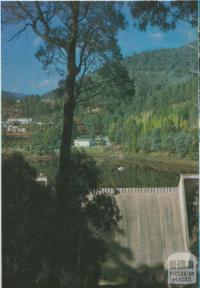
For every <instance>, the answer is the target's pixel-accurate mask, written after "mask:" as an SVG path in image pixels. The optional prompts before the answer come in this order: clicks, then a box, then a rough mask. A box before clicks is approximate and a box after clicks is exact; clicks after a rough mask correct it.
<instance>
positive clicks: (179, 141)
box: [175, 132, 192, 157]
mask: <svg viewBox="0 0 200 288" xmlns="http://www.w3.org/2000/svg"><path fill="white" fill-rule="evenodd" d="M191 144H192V136H191V135H189V134H187V133H184V132H180V133H178V134H177V136H176V138H175V145H176V152H177V154H178V155H179V156H181V157H184V156H186V155H187V154H188V152H189V150H190V147H191Z"/></svg>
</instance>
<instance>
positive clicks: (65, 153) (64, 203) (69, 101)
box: [51, 2, 79, 287]
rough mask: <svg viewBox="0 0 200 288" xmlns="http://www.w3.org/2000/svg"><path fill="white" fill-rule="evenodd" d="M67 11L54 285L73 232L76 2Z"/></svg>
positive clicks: (67, 252)
mask: <svg viewBox="0 0 200 288" xmlns="http://www.w3.org/2000/svg"><path fill="white" fill-rule="evenodd" d="M71 10H72V22H71V35H70V36H71V37H70V41H69V47H68V49H67V54H68V64H67V77H66V81H65V91H64V111H63V127H62V138H61V145H60V159H59V174H58V182H57V197H58V199H57V200H58V201H57V210H56V227H55V230H54V234H55V235H54V237H55V241H54V243H55V245H57V247H56V248H55V250H54V253H55V254H54V257H53V265H54V266H53V269H54V270H53V274H54V276H53V279H52V278H51V280H52V282H51V283H55V284H56V283H60V282H61V280H60V279H61V270H62V269H63V267H65V268H64V270H65V271H66V272H67V273H70V272H69V271H70V263H67V264H68V265H67V266H69V267H66V259H70V256H69V255H70V253H72V251H71V249H70V248H71V246H70V245H71V244H72V243H73V242H74V235H73V233H70V230H71V225H73V223H72V222H73V221H72V220H73V219H72V213H71V212H72V209H73V204H72V203H73V194H72V191H70V173H71V164H70V152H71V144H72V128H73V117H74V109H75V96H76V95H75V87H76V72H77V71H76V45H77V37H78V13H79V3H78V2H72V3H71ZM66 231H67V232H66ZM66 235H67V236H66ZM68 257H69V258H68ZM69 262H70V261H69ZM68 284H69V283H68ZM68 284H67V283H66V284H65V285H64V286H63V284H62V285H61V284H59V285H61V287H68ZM57 285H58V284H57ZM58 287H60V286H58Z"/></svg>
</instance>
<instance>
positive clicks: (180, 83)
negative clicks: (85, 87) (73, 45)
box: [2, 42, 198, 159]
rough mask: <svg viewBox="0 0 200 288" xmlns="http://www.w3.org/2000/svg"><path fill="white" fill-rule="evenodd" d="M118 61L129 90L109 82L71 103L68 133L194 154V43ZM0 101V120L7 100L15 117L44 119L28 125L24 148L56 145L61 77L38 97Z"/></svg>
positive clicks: (126, 145) (134, 149) (42, 150)
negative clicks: (71, 126) (72, 110)
mask: <svg viewBox="0 0 200 288" xmlns="http://www.w3.org/2000/svg"><path fill="white" fill-rule="evenodd" d="M124 64H125V67H126V68H127V69H128V72H129V76H130V78H131V81H132V82H131V83H132V84H131V85H132V88H133V89H132V93H131V95H126V93H124V91H118V93H116V92H115V91H114V89H112V87H110V83H106V84H104V85H103V89H102V90H101V92H100V93H99V94H98V96H95V97H94V98H92V99H90V100H87V101H85V102H84V101H83V103H81V104H80V105H79V106H77V109H76V112H75V124H74V135H73V136H74V138H76V137H77V136H82V135H88V136H90V137H95V136H97V135H106V136H108V137H109V139H110V140H111V141H112V143H113V145H114V146H119V148H120V149H124V150H128V151H132V152H139V151H144V152H159V151H161V152H162V151H163V152H167V153H168V154H174V155H176V156H177V157H181V158H183V157H187V158H189V159H197V157H198V156H197V154H198V128H197V127H198V123H197V118H198V117H197V114H198V110H197V89H198V88H197V86H198V85H197V42H194V43H191V44H189V45H187V46H184V47H180V48H173V49H161V50H156V51H150V52H143V53H138V54H135V55H133V56H130V57H128V58H125V59H124ZM93 77H96V79H97V75H95V76H93ZM97 81H98V79H97ZM118 81H120V79H118ZM85 98H86V99H87V97H86V96H85ZM82 99H84V94H83V96H82ZM2 101H3V103H2V105H3V109H2V110H3V118H4V119H6V118H7V117H9V116H11V115H10V114H9V113H11V114H12V111H13V110H12V109H11V110H9V109H8V107H9V108H10V107H12V105H13V107H15V111H16V109H17V111H18V113H19V115H20V116H24V117H32V118H33V119H34V120H35V121H41V122H42V123H45V125H43V126H40V129H38V126H37V125H32V126H31V127H30V128H29V130H30V132H31V133H32V140H31V142H30V141H29V144H26V145H25V147H26V149H28V150H30V151H33V152H34V151H35V150H37V151H36V152H38V153H47V152H51V151H53V149H54V148H56V147H58V145H59V139H60V133H61V125H62V113H61V111H62V81H61V82H60V84H59V86H58V88H57V89H55V90H53V91H50V92H49V93H47V94H45V95H42V96H41V97H39V96H34V95H32V96H27V97H23V98H21V100H20V103H18V104H16V101H15V100H14V99H13V98H6V97H3V100H2ZM16 105H18V106H17V108H16ZM10 111H11V112H10Z"/></svg>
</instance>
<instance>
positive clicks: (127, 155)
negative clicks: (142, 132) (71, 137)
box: [2, 147, 199, 172]
mask: <svg viewBox="0 0 200 288" xmlns="http://www.w3.org/2000/svg"><path fill="white" fill-rule="evenodd" d="M79 151H84V152H86V153H88V154H89V155H91V156H92V157H93V158H94V159H95V160H96V161H97V162H98V161H104V160H106V159H107V160H108V161H115V162H117V161H118V162H120V163H122V164H123V162H127V161H130V160H132V161H134V162H144V163H146V164H149V165H154V164H158V165H160V166H173V168H176V167H177V168H186V169H192V170H195V171H197V172H198V167H199V163H198V161H195V160H190V159H187V158H182V159H181V158H176V156H174V155H168V154H166V153H155V152H154V153H143V152H138V153H133V152H126V151H122V150H119V149H105V148H104V147H97V149H96V148H95V149H91V148H89V149H88V148H81V149H79ZM13 152H14V151H13ZM19 152H21V151H19ZM11 153H12V152H11V151H9V152H7V153H6V152H5V151H4V153H3V151H2V154H5V155H6V154H11ZM22 154H23V155H24V157H25V159H27V160H32V161H50V160H58V156H57V155H55V154H52V155H34V154H32V155H30V154H29V155H27V154H25V153H22Z"/></svg>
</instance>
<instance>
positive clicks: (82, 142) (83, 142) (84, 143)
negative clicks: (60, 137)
mask: <svg viewBox="0 0 200 288" xmlns="http://www.w3.org/2000/svg"><path fill="white" fill-rule="evenodd" d="M74 146H75V147H90V146H95V140H94V139H91V138H77V139H75V140H74Z"/></svg>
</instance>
